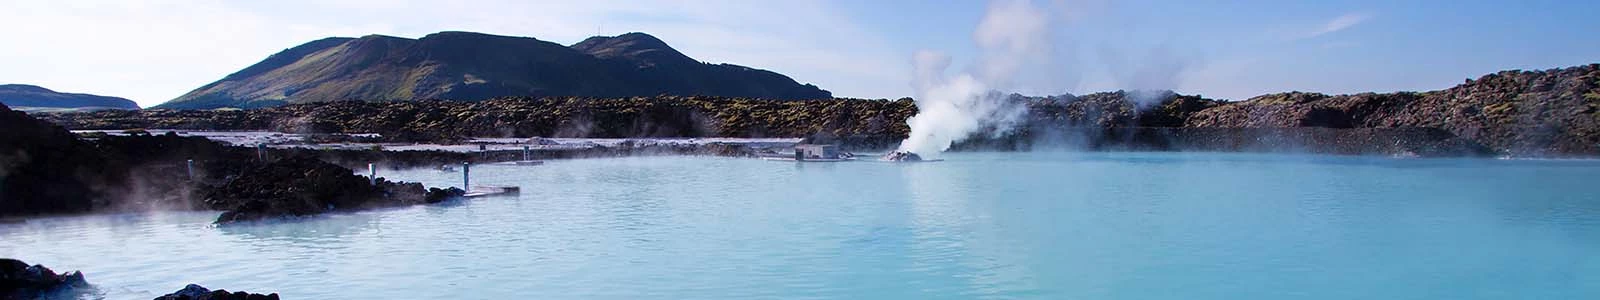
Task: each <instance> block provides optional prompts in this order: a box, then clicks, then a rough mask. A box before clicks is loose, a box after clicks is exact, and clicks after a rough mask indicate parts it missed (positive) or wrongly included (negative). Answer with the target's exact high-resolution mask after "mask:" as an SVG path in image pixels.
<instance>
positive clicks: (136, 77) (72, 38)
mask: <svg viewBox="0 0 1600 300" xmlns="http://www.w3.org/2000/svg"><path fill="white" fill-rule="evenodd" d="M845 16H846V15H845V14H843V13H842V12H839V11H837V9H836V8H835V7H832V5H831V3H828V2H810V1H798V2H793V3H790V2H773V1H731V0H707V1H668V0H664V1H612V0H591V1H516V0H472V1H449V2H441V1H421V0H399V1H371V0H356V1H317V0H288V1H220V0H196V1H173V0H138V1H5V2H3V3H0V28H5V30H6V39H7V40H8V43H7V46H5V47H0V83H29V84H37V85H40V86H44V87H48V88H52V89H56V90H59V91H69V92H85V93H95V94H103V95H111V96H121V97H127V98H130V99H133V100H135V101H137V102H139V104H141V105H144V106H149V105H155V104H159V103H161V102H165V101H167V100H170V99H172V98H175V97H177V96H178V95H181V94H183V93H185V92H188V91H189V90H192V89H194V88H197V87H199V86H201V85H204V84H206V83H209V82H211V81H215V80H217V79H220V78H222V77H223V76H225V75H227V74H229V73H232V72H234V71H237V70H239V69H242V68H244V67H245V66H248V65H250V64H253V63H255V62H258V61H260V60H262V59H264V58H266V57H267V56H268V55H271V54H272V53H276V52H278V51H281V50H283V49H285V48H288V47H293V46H295V45H299V44H301V43H304V42H308V41H311V40H314V39H318V38H322V37H328V36H361V35H366V34H385V35H395V36H402V37H419V36H422V35H426V34H428V33H433V32H438V31H445V30H462V31H477V32H484V33H491V34H500V35H513V36H530V37H535V38H539V39H542V40H547V41H553V42H557V43H561V44H571V43H574V42H577V41H579V40H582V39H583V38H586V37H589V36H593V35H595V34H597V33H598V34H604V35H616V34H620V33H624V32H630V31H640V32H647V33H650V34H652V35H656V36H657V37H660V38H661V39H662V40H665V41H666V42H667V43H669V44H672V46H673V47H675V48H678V50H680V51H683V52H684V53H685V54H688V55H689V56H691V57H695V58H697V59H700V60H703V61H707V62H714V63H724V62H725V63H734V64H740V65H746V66H750V67H756V68H764V69H770V70H773V71H776V72H779V73H783V74H786V75H790V76H791V77H794V78H795V79H796V80H797V81H801V82H809V83H815V84H817V85H818V86H821V87H822V88H824V89H828V90H831V91H833V92H834V94H835V95H838V96H850V97H899V96H904V95H907V94H909V92H910V88H909V86H907V85H906V84H904V83H905V82H909V81H910V77H909V66H908V65H907V62H906V59H905V55H906V54H904V53H896V52H895V51H894V50H892V48H891V47H889V46H888V45H887V44H885V43H884V41H882V39H881V38H879V37H877V36H875V35H874V34H873V33H871V32H869V31H867V30H864V29H863V28H861V26H859V24H858V23H857V22H854V21H853V20H849V19H848V18H847V17H845ZM602 30H603V31H602Z"/></svg>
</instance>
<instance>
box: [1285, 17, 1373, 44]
mask: <svg viewBox="0 0 1600 300" xmlns="http://www.w3.org/2000/svg"><path fill="white" fill-rule="evenodd" d="M1371 19H1372V14H1369V13H1348V14H1344V15H1341V16H1339V17H1336V18H1333V20H1328V22H1327V23H1323V24H1322V26H1319V27H1317V28H1315V29H1313V30H1311V31H1307V32H1304V33H1301V34H1300V35H1298V36H1295V37H1294V39H1297V40H1298V39H1309V38H1314V37H1318V36H1322V35H1325V34H1329V33H1334V32H1339V31H1341V30H1345V29H1348V28H1350V27H1354V26H1356V25H1360V24H1361V23H1362V22H1366V21H1367V20H1371Z"/></svg>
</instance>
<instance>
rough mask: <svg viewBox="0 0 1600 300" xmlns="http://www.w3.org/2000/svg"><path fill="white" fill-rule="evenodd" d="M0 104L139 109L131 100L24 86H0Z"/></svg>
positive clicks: (33, 107) (31, 107) (23, 106)
mask: <svg viewBox="0 0 1600 300" xmlns="http://www.w3.org/2000/svg"><path fill="white" fill-rule="evenodd" d="M0 103H4V104H5V105H6V106H10V107H14V108H17V109H24V110H25V109H37V108H83V109H105V108H112V109H139V105H138V104H135V103H133V101H132V100H128V99H123V98H117V97H106V96H97V95H90V94H73V93H61V92H56V91H52V90H50V89H47V88H42V87H38V86H32V85H26V84H0Z"/></svg>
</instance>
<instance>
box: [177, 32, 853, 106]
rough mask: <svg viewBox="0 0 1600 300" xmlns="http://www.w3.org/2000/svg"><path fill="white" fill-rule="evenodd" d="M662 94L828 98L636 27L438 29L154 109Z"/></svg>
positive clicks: (293, 59) (239, 79) (262, 74)
mask: <svg viewBox="0 0 1600 300" xmlns="http://www.w3.org/2000/svg"><path fill="white" fill-rule="evenodd" d="M663 94H666V95H708V96H728V97H752V98H764V99H823V98H830V97H831V94H830V93H828V92H827V91H824V90H821V89H818V88H817V87H815V86H812V85H802V84H799V83H797V82H795V81H794V80H793V79H790V78H789V77H787V76H783V75H781V74H778V73H773V72H770V71H765V70H758V69H752V68H747V67H742V66H736V65H728V64H720V65H713V64H704V63H700V62H698V61H696V60H694V59H692V58H689V57H688V56H686V55H683V54H682V53H679V52H678V51H677V50H674V49H672V48H671V47H669V46H667V44H666V43H665V42H662V41H661V40H659V39H656V38H655V37H652V36H650V35H647V34H643V33H630V34H624V35H621V36H617V37H595V38H590V39H588V40H585V41H583V42H580V43H578V44H575V45H573V46H572V47H567V46H562V45H560V44H556V43H551V42H547V41H541V40H538V39H534V38H527V37H509V36H496V35H488V34H481V33H472V32H440V33H435V34H430V35H427V36H424V37H422V38H420V39H406V38H398V37H390V36H381V35H369V36H365V37H361V38H354V39H351V38H327V39H322V40H317V41H313V42H310V43H307V44H304V45H300V46H297V47H294V48H290V49H287V50H284V51H283V52H280V53H278V54H274V55H272V56H271V57H268V58H267V59H266V60H264V61H262V62H260V63H257V64H256V65H253V66H250V67H248V68H245V69H244V70H241V71H239V72H236V73H234V74H232V75H228V76H227V77H224V78H223V79H222V80H219V81H217V82H214V83H211V84H208V85H205V86H202V87H200V88H199V89H196V90H194V91H191V92H189V93H187V94H185V95H183V96H180V97H178V98H177V99H174V100H172V101H170V102H167V103H165V104H162V105H160V106H158V107H160V108H175V109H206V108H219V107H239V108H251V107H268V106H278V105H283V104H289V103H306V102H325V101H342V100H364V101H399V100H421V99H449V100H464V101H472V100H482V99H489V98H495V97H506V96H534V97H541V96H583V97H631V96H655V95H663Z"/></svg>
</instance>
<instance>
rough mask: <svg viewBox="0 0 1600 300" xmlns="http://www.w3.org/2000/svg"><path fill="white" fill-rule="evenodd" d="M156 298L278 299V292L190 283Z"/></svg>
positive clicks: (192, 299)
mask: <svg viewBox="0 0 1600 300" xmlns="http://www.w3.org/2000/svg"><path fill="white" fill-rule="evenodd" d="M155 300H278V293H272V294H266V295H262V294H254V293H249V292H242V291H240V292H231V293H230V292H228V290H222V289H218V290H215V291H213V290H211V289H207V288H206V287H203V286H200V285H198V284H189V285H187V286H184V287H183V289H181V290H178V291H176V292H172V293H171V294H166V295H162V296H161V297H156V298H155Z"/></svg>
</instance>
